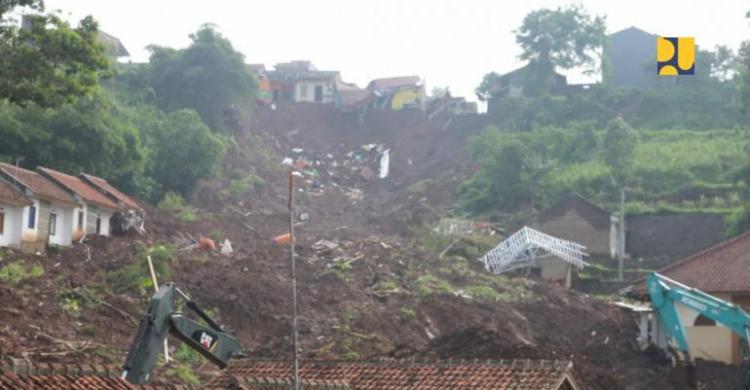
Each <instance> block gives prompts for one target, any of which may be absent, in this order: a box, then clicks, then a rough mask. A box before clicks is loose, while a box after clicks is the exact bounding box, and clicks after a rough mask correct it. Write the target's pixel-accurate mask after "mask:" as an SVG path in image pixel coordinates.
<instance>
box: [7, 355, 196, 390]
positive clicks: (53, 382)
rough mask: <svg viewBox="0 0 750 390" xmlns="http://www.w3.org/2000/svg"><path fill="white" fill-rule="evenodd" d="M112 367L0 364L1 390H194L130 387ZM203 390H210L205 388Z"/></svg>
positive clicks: (168, 386)
mask: <svg viewBox="0 0 750 390" xmlns="http://www.w3.org/2000/svg"><path fill="white" fill-rule="evenodd" d="M120 373H121V369H120V368H119V367H117V366H113V365H98V364H66V363H36V362H32V361H29V360H25V359H17V358H6V359H3V360H2V361H0V390H11V389H12V390H16V389H29V390H30V389H47V390H79V389H80V390H139V389H140V390H193V389H198V387H196V386H190V385H172V384H147V385H132V384H130V383H128V382H127V381H125V380H124V379H120ZM204 390H209V389H208V388H204Z"/></svg>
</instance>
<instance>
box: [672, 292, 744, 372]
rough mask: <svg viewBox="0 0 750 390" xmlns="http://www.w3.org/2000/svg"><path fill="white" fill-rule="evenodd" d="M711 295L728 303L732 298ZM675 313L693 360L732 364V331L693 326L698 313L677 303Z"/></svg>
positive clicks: (718, 327)
mask: <svg viewBox="0 0 750 390" xmlns="http://www.w3.org/2000/svg"><path fill="white" fill-rule="evenodd" d="M712 295H714V296H716V297H718V298H720V299H724V300H728V301H731V298H732V297H731V296H730V295H727V294H715V293H714V294H712ZM677 312H678V313H679V315H680V319H681V320H682V324H683V326H684V327H685V333H686V334H687V338H688V345H689V346H690V354H691V355H692V357H693V358H701V359H706V360H715V361H720V362H724V363H729V364H731V363H733V362H734V356H733V353H734V351H733V345H734V340H733V337H732V331H730V330H729V329H728V328H726V327H724V326H722V325H716V326H694V324H695V320H696V319H697V318H698V312H696V311H695V310H693V309H690V308H688V307H686V306H683V305H682V304H679V303H678V304H677Z"/></svg>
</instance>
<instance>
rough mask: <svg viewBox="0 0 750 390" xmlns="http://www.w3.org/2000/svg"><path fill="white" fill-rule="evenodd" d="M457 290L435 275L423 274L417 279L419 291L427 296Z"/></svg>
mask: <svg viewBox="0 0 750 390" xmlns="http://www.w3.org/2000/svg"><path fill="white" fill-rule="evenodd" d="M454 291H455V288H453V286H452V285H451V284H450V283H449V282H447V281H445V280H442V279H440V278H438V277H436V276H434V275H430V274H427V275H422V276H420V277H419V278H418V279H417V293H418V294H419V296H420V297H422V298H426V297H428V296H430V295H433V294H451V293H453V292H454Z"/></svg>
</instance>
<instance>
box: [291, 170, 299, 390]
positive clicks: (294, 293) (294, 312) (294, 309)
mask: <svg viewBox="0 0 750 390" xmlns="http://www.w3.org/2000/svg"><path fill="white" fill-rule="evenodd" d="M292 173H293V172H292V170H290V171H289V248H290V251H289V252H290V257H291V261H292V348H293V349H294V351H293V355H292V356H293V360H294V390H299V348H298V347H297V333H298V332H297V258H296V255H295V253H294V175H293V174H292Z"/></svg>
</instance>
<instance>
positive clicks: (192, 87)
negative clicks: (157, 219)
mask: <svg viewBox="0 0 750 390" xmlns="http://www.w3.org/2000/svg"><path fill="white" fill-rule="evenodd" d="M3 5H5V2H3V3H2V4H0V6H3ZM0 9H2V8H0ZM89 22H90V24H88V25H87V26H88V27H87V28H90V30H86V31H78V32H71V31H68V33H70V34H73V35H75V36H77V38H71V39H72V40H73V41H77V40H81V39H82V40H84V41H86V40H87V39H89V38H90V36H89V35H91V34H95V33H96V24H95V23H93V21H89ZM191 37H192V39H193V43H192V44H191V46H190V47H188V48H186V49H182V50H174V49H168V48H152V57H151V62H150V63H149V64H146V65H131V64H122V65H119V66H118V68H117V70H118V74H117V75H115V76H114V77H112V78H109V79H108V80H100V79H97V78H96V74H88V75H89V76H91V77H93V79H92V80H93V84H91V85H90V89H91V90H88V89H85V90H83V89H76V88H72V87H71V88H68V89H67V90H68V92H70V93H69V94H67V95H64V96H63V95H57V96H56V95H55V93H53V92H50V91H49V90H47V89H46V88H47V87H49V88H56V87H54V82H52V83H50V84H48V83H46V81H45V82H42V83H41V84H43V85H44V88H36V89H34V94H38V95H39V96H42V97H44V99H42V98H39V99H28V100H27V101H24V102H23V103H24V104H23V105H21V104H19V103H20V102H19V101H18V99H14V98H9V97H5V99H2V97H0V139H2V140H3V142H0V160H6V161H12V162H16V161H18V162H20V163H21V165H23V166H28V167H32V168H33V167H36V166H40V165H41V166H47V167H51V168H54V169H59V170H62V171H66V172H71V173H77V172H80V171H86V172H89V173H92V174H95V175H98V176H101V177H104V178H107V179H108V180H109V181H111V182H112V183H113V184H115V185H116V186H118V187H120V188H121V189H123V190H125V191H127V192H130V193H133V194H136V195H138V196H140V197H142V198H144V199H147V200H150V201H153V202H158V201H159V200H160V199H161V198H162V197H163V196H164V194H165V193H168V192H175V193H179V194H181V195H183V196H188V195H190V194H191V192H192V190H193V188H194V187H195V185H196V183H197V182H198V181H199V180H201V179H203V178H207V177H211V176H213V175H215V174H217V173H218V170H219V167H220V164H221V162H222V161H223V159H224V156H225V154H226V151H227V148H228V145H229V136H228V135H227V132H228V131H227V129H232V130H238V128H239V122H238V121H239V120H240V119H241V118H239V114H240V113H242V112H246V111H247V110H248V109H249V108H250V107H252V105H251V103H252V97H253V96H254V95H255V90H256V85H255V81H254V80H253V78H252V76H251V75H250V73H249V72H248V70H247V68H246V66H245V65H244V60H243V58H242V55H241V54H240V53H238V52H236V51H234V50H233V49H232V46H231V44H230V43H229V41H227V40H226V39H225V38H223V37H222V36H221V35H220V34H219V33H218V32H216V31H214V30H213V28H211V27H210V26H203V27H202V28H201V29H200V30H199V31H198V32H197V33H196V34H194V35H192V36H191ZM95 48H96V50H99V49H100V48H99V47H98V46H96V47H95ZM81 58H85V56H83V57H81ZM47 60H49V61H54V60H55V58H54V57H49V58H47ZM1 61H2V60H1V59H0V62H1ZM53 73H54V72H53ZM89 76H86V77H89ZM77 77H79V76H78V75H76V74H75V73H74V74H72V75H71V79H70V80H65V82H71V83H79V81H80V80H78V79H76V78H77ZM80 77H83V76H80ZM3 79H9V78H3ZM100 83H101V84H100ZM17 84H18V85H19V86H20V85H23V84H24V83H17ZM0 90H2V88H0ZM34 94H31V95H30V96H35V95H34ZM76 96H77V97H76ZM66 99H71V100H72V101H71V102H69V103H65V101H66ZM52 103H59V105H57V106H53V107H49V106H51V105H53V104H52ZM227 112H229V113H230V114H229V118H230V119H232V120H233V121H229V122H228V121H226V120H225V119H226V118H225V117H226V113H227ZM207 123H209V124H211V126H209V125H207Z"/></svg>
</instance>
